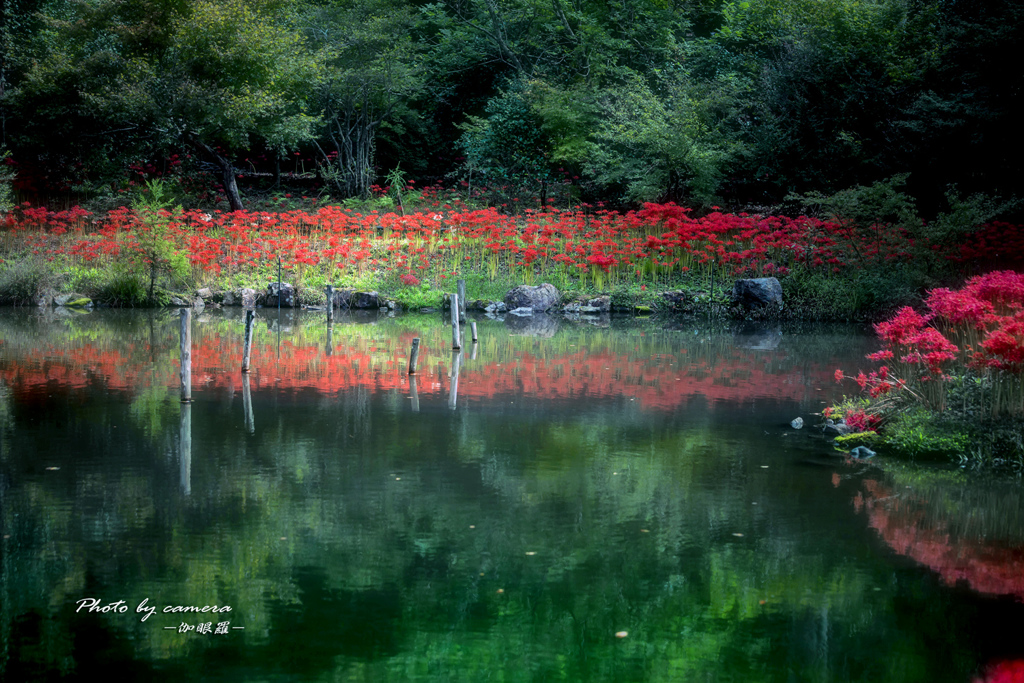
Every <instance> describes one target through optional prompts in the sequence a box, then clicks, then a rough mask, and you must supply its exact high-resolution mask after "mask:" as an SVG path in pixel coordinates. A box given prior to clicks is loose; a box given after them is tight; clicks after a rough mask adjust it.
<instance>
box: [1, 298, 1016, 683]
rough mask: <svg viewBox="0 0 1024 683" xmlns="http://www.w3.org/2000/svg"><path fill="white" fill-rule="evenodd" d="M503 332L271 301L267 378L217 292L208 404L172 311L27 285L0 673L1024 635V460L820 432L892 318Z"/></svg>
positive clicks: (116, 674) (903, 647)
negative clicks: (411, 365)
mask: <svg viewBox="0 0 1024 683" xmlns="http://www.w3.org/2000/svg"><path fill="white" fill-rule="evenodd" d="M479 330H480V337H481V338H480V342H479V343H478V344H477V345H475V346H474V345H473V344H470V343H467V344H465V348H464V349H463V351H462V354H461V356H459V357H458V359H457V360H454V358H453V354H452V350H451V332H450V329H449V328H448V327H447V326H446V325H445V323H444V321H443V320H442V319H441V318H440V316H438V317H432V316H399V317H397V318H388V317H386V316H378V315H376V314H374V315H372V316H367V317H359V318H348V317H344V318H339V319H338V320H337V321H335V323H334V324H333V326H332V327H331V328H328V326H327V325H326V324H325V321H324V317H323V314H322V313H321V314H314V313H284V314H282V316H281V318H280V319H279V318H278V314H277V311H266V312H264V311H260V312H259V317H258V319H257V328H256V335H255V342H254V349H253V369H252V372H251V373H250V376H249V377H247V378H244V377H243V375H242V374H241V373H240V372H239V367H240V362H241V345H242V338H243V322H242V313H241V311H238V310H234V311H224V312H222V311H211V312H208V313H203V314H201V315H197V316H196V317H195V318H194V320H193V345H194V346H193V363H194V367H193V372H192V374H193V389H192V393H193V399H194V401H193V403H192V404H191V405H189V406H185V407H183V406H182V405H181V403H180V400H179V385H178V354H179V352H178V317H177V315H176V314H175V313H153V312H145V313H132V312H112V311H99V312H95V313H90V314H83V315H67V316H62V315H56V314H50V313H46V314H41V313H38V312H34V311H33V312H25V311H16V310H6V311H0V446H2V452H0V503H2V505H0V526H2V530H3V540H2V545H0V551H2V556H0V557H2V561H0V636H2V650H0V678H3V679H4V680H11V681H32V680H77V679H82V680H85V679H86V678H88V677H92V676H104V677H113V678H114V679H116V680H210V681H328V680H329V681H407V680H408V681H557V680H565V681H698V680H699V681H848V680H849V681H970V680H972V679H973V678H974V677H976V676H979V675H980V674H981V673H982V672H983V671H985V669H986V667H987V666H990V665H991V664H992V663H994V662H998V661H1004V660H1014V659H1021V658H1024V635H1022V633H1024V631H1022V630H1021V626H1020V625H1021V623H1024V580H1022V578H1021V577H1022V576H1024V504H1022V497H1021V489H1020V484H1019V482H1014V481H1000V480H985V481H979V480H978V479H969V478H966V477H962V476H961V475H958V474H956V473H949V472H943V471H940V470H937V469H935V468H925V467H909V466H905V465H900V464H898V463H892V462H891V461H887V460H886V459H885V457H884V454H882V455H881V456H880V457H879V458H878V459H877V463H875V462H873V463H861V462H852V461H849V460H845V459H843V458H841V457H836V456H835V454H834V453H832V451H831V448H830V446H829V444H828V442H827V441H826V440H825V439H824V438H823V437H822V436H821V434H820V432H816V431H814V430H813V429H812V428H811V425H813V423H814V421H815V419H816V418H815V417H814V416H813V413H815V412H817V411H819V410H820V409H821V408H822V406H823V405H825V402H826V401H829V400H831V399H833V398H835V397H837V396H839V395H841V394H842V393H843V388H842V387H837V386H836V385H835V383H834V381H833V379H832V373H833V372H834V370H835V369H836V368H837V367H843V368H844V369H846V370H848V371H856V370H857V369H859V368H866V367H867V362H866V361H864V360H863V356H864V354H865V353H867V352H870V351H873V350H875V348H874V345H873V341H872V337H871V335H870V333H869V330H865V329H863V328H858V327H827V328H810V327H805V328H793V327H776V328H768V329H755V328H743V327H730V326H728V325H708V324H701V323H696V324H688V323H684V322H671V323H670V322H665V321H656V320H651V321H632V320H630V321H617V320H616V321H612V322H611V323H610V324H607V323H604V322H600V321H597V324H591V323H588V322H571V321H565V320H556V321H548V322H546V323H535V324H534V325H533V326H532V327H527V328H525V329H524V328H523V327H522V326H520V327H514V328H510V327H509V326H507V325H506V324H505V323H502V322H499V321H493V320H486V319H480V322H479ZM413 337H420V338H421V339H422V340H423V345H422V350H421V354H420V367H419V371H418V373H417V375H416V377H415V380H414V382H415V384H414V385H413V384H412V383H410V380H409V377H408V375H407V373H406V363H407V360H408V352H409V345H410V342H411V339H412V338H413ZM456 364H457V365H458V370H459V371H458V379H457V382H455V381H453V377H451V375H452V370H453V366H454V365H456ZM453 388H454V389H455V391H454V392H453ZM845 390H846V391H847V392H850V393H852V392H853V391H855V388H850V387H846V388H845ZM797 416H802V417H803V419H804V420H805V422H806V423H807V425H808V426H807V427H805V428H804V429H802V430H799V431H798V430H794V429H792V428H791V427H789V424H788V423H789V421H790V420H792V419H793V418H794V417H797ZM87 600H95V601H96V604H97V606H98V607H101V606H104V605H110V604H117V603H119V602H120V604H121V605H122V606H123V609H124V611H117V608H114V609H112V610H109V611H105V612H99V611H90V609H89V608H88V605H89V604H91V603H89V602H83V601H87ZM121 601H123V602H121ZM140 605H142V606H143V610H145V608H147V607H156V608H157V609H156V610H155V611H154V613H153V614H152V616H150V617H148V618H146V619H145V620H143V617H145V616H146V614H147V612H146V611H139V607H140ZM214 605H216V606H218V608H223V607H230V611H229V612H228V611H222V612H219V613H211V612H207V613H205V614H204V613H175V612H168V613H165V612H164V609H165V608H166V607H175V606H196V607H203V606H214ZM207 624H208V625H209V632H208V633H203V632H202V631H204V630H205V629H206V625H207ZM218 627H220V629H219V630H220V631H223V632H221V633H218V632H217V631H218Z"/></svg>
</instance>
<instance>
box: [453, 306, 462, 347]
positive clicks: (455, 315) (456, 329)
mask: <svg viewBox="0 0 1024 683" xmlns="http://www.w3.org/2000/svg"><path fill="white" fill-rule="evenodd" d="M452 348H453V349H461V348H462V344H461V343H459V295H458V294H452Z"/></svg>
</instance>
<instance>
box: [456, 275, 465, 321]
mask: <svg viewBox="0 0 1024 683" xmlns="http://www.w3.org/2000/svg"><path fill="white" fill-rule="evenodd" d="M457 287H458V292H459V322H460V323H464V322H466V281H465V280H459V281H458V283H457Z"/></svg>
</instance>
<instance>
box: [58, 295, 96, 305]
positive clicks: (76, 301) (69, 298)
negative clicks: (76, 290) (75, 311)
mask: <svg viewBox="0 0 1024 683" xmlns="http://www.w3.org/2000/svg"><path fill="white" fill-rule="evenodd" d="M53 303H54V304H55V305H57V306H64V307H65V308H88V307H89V306H92V305H93V304H92V299H90V298H89V297H87V296H85V295H84V294H61V295H60V296H57V297H54V299H53Z"/></svg>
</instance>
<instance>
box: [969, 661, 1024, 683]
mask: <svg viewBox="0 0 1024 683" xmlns="http://www.w3.org/2000/svg"><path fill="white" fill-rule="evenodd" d="M972 683H1024V660H1021V659H1014V660H1012V661H1007V662H998V663H996V664H990V665H989V666H988V667H987V668H986V670H985V675H984V676H983V677H981V678H975V679H974V681H972Z"/></svg>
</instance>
